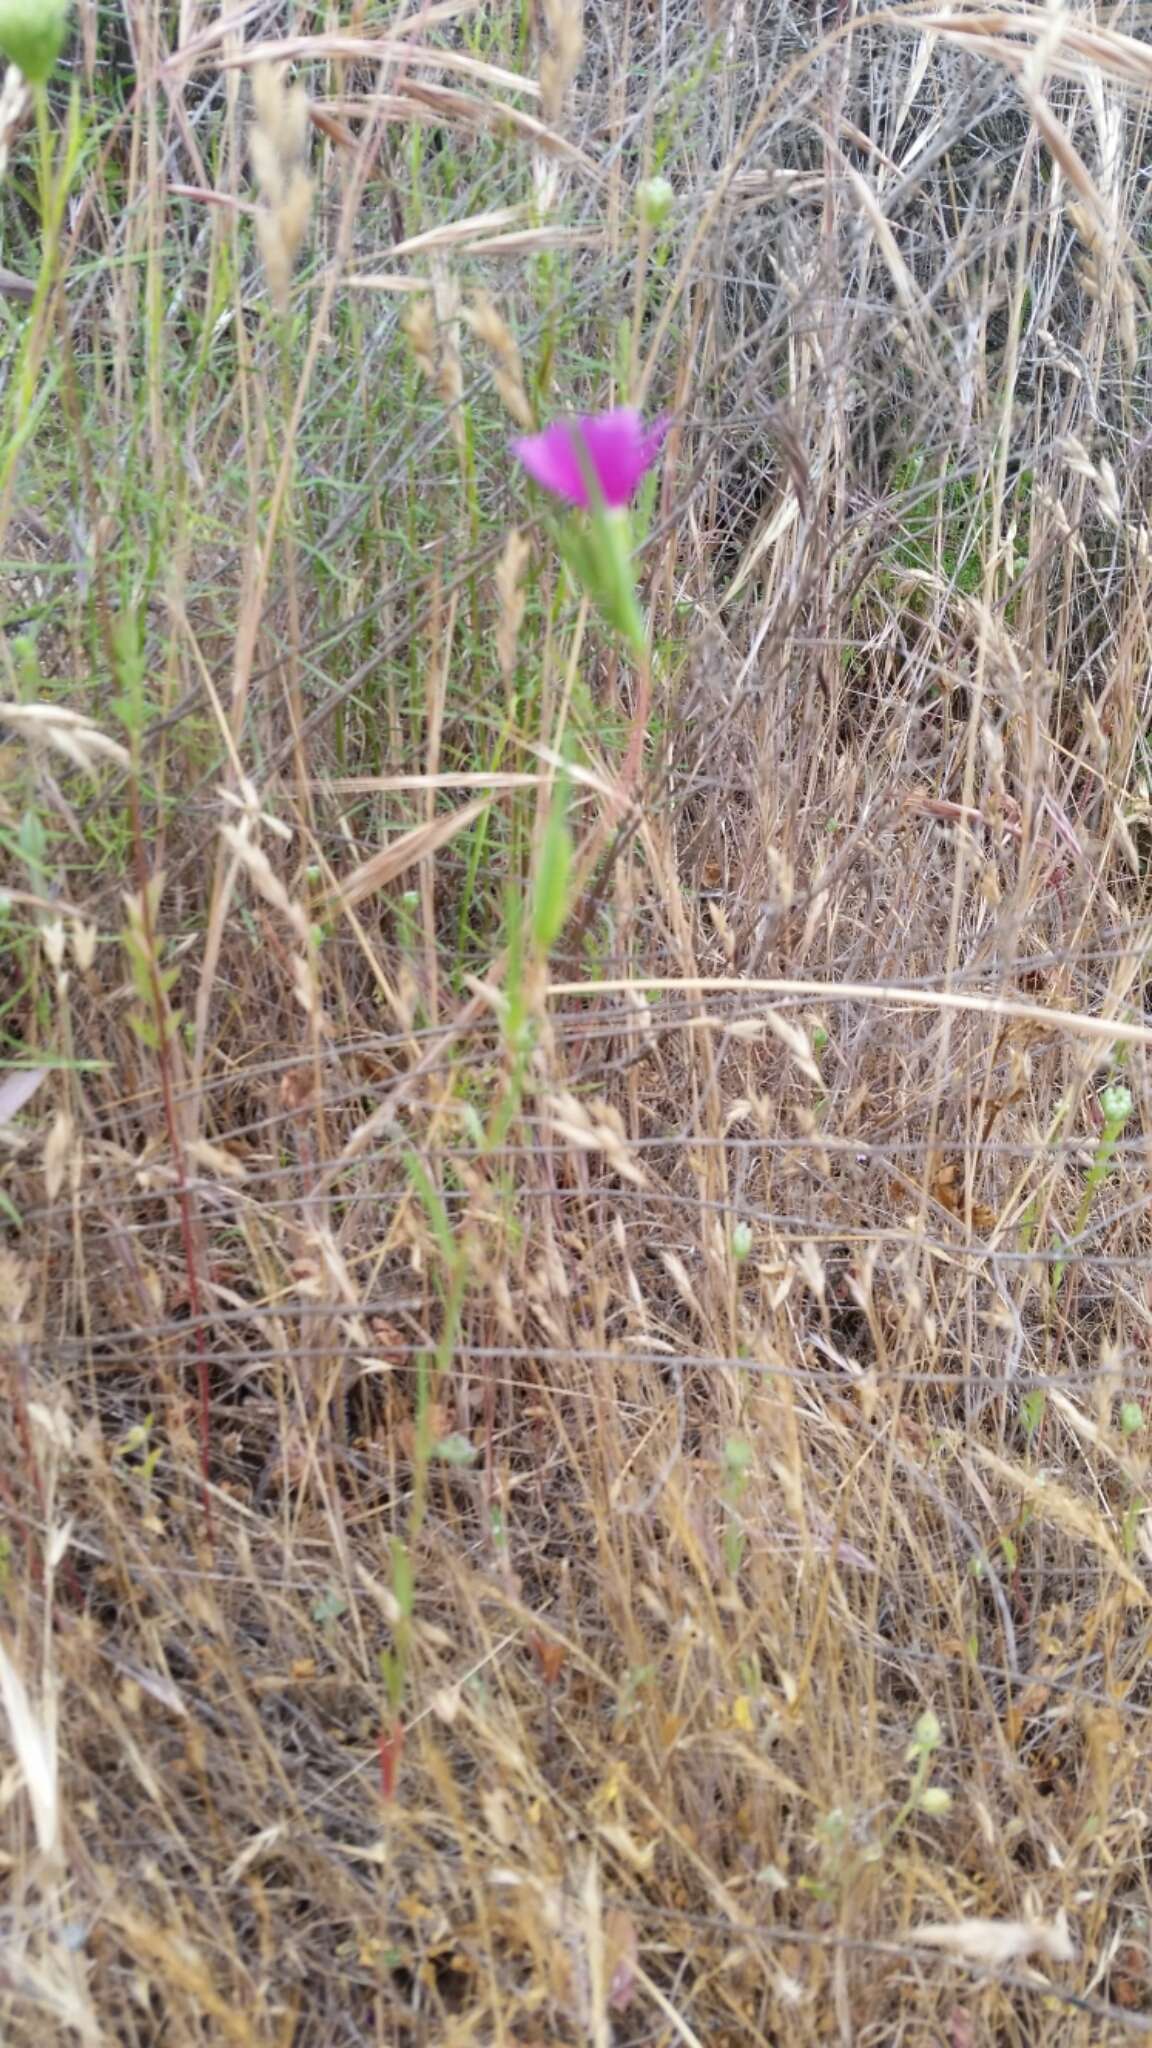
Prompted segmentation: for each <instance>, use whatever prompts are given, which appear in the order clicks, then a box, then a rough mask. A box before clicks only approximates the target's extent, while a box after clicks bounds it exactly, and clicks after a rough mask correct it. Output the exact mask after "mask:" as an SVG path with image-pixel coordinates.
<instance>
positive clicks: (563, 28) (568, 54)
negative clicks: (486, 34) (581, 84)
mask: <svg viewBox="0 0 1152 2048" xmlns="http://www.w3.org/2000/svg"><path fill="white" fill-rule="evenodd" d="M544 19H545V21H546V22H547V24H548V39H549V48H548V49H547V50H545V51H544V54H543V56H542V57H541V59H540V93H541V99H542V102H543V108H544V119H545V120H546V121H548V122H550V123H554V122H556V121H557V120H559V118H560V115H561V114H562V113H563V110H564V102H565V100H566V99H567V97H568V88H569V86H570V85H571V84H572V81H573V79H574V78H575V76H576V73H577V72H578V71H579V69H580V59H581V58H582V56H583V55H584V7H583V0H544Z"/></svg>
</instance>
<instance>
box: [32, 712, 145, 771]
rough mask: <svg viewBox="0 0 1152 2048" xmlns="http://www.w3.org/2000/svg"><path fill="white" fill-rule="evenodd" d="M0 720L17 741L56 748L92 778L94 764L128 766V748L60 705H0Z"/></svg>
mask: <svg viewBox="0 0 1152 2048" xmlns="http://www.w3.org/2000/svg"><path fill="white" fill-rule="evenodd" d="M0 720H2V721H3V723H4V724H5V725H9V726H11V727H12V730H13V731H14V732H15V733H16V734H17V735H18V737H19V738H20V739H23V740H28V741H30V742H31V743H32V744H33V745H35V744H36V743H37V742H39V743H41V744H42V745H44V746H48V747H55V749H56V751H57V753H60V754H63V755H64V758H65V760H67V761H71V763H72V765H73V767H74V768H82V769H83V770H84V772H85V774H88V775H91V774H92V773H93V771H94V769H95V766H96V763H97V761H113V762H115V764H116V766H117V767H118V768H127V767H129V766H130V765H131V760H130V756H129V754H128V752H127V749H126V748H124V747H122V746H121V745H120V742H119V740H110V739H109V738H108V737H107V736H106V734H104V733H102V732H101V731H100V729H99V727H98V726H96V725H93V723H92V720H91V719H90V718H82V717H81V716H80V713H79V712H78V711H66V710H65V709H64V707H63V705H60V704H0Z"/></svg>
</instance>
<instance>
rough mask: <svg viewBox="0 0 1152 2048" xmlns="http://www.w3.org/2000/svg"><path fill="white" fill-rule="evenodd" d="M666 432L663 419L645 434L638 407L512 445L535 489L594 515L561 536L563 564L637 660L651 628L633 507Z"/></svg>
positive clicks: (556, 425)
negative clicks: (640, 591)
mask: <svg viewBox="0 0 1152 2048" xmlns="http://www.w3.org/2000/svg"><path fill="white" fill-rule="evenodd" d="M667 432H668V420H667V418H665V417H663V416H662V417H661V418H660V419H657V420H653V422H652V424H651V426H645V424H644V421H643V420H642V418H641V416H640V414H639V413H638V412H637V411H636V409H635V407H634V406H631V405H619V406H617V407H616V408H615V409H614V410H613V411H612V412H596V413H581V414H580V415H579V417H578V418H576V419H564V420H553V422H552V425H551V426H550V427H545V429H544V431H543V433H542V434H525V435H523V436H522V437H521V438H520V439H519V440H518V441H513V443H512V453H513V454H514V455H515V456H516V457H517V459H518V461H520V462H522V463H523V465H524V468H525V469H526V470H527V472H528V475H529V476H530V477H531V478H532V481H533V483H537V484H539V485H540V487H541V489H542V490H545V491H550V492H551V493H552V495H553V497H555V498H562V499H563V500H564V503H565V504H566V505H570V506H573V507H574V508H575V509H576V510H577V511H580V512H586V513H587V514H588V518H587V521H583V520H579V519H571V520H569V521H568V522H567V524H566V525H565V526H563V527H561V529H560V530H559V532H558V533H557V540H558V542H559V545H560V549H561V552H562V553H563V555H564V559H565V561H566V562H567V563H568V566H569V568H570V570H571V571H572V574H573V575H574V576H575V578H576V580H577V582H578V583H580V584H581V585H582V586H583V588H584V589H585V590H586V591H587V593H588V596H589V597H590V598H591V600H592V602H593V603H594V604H595V606H596V607H597V609H598V611H599V612H600V614H601V616H602V617H603V618H605V619H607V621H608V623H609V625H610V626H612V627H613V628H614V629H615V631H616V632H618V633H620V634H621V635H622V636H623V638H624V640H625V641H626V642H627V643H628V645H629V647H630V648H631V649H632V652H633V654H634V655H635V656H636V657H637V659H638V660H643V659H644V658H645V657H646V652H647V642H648V636H647V628H646V626H645V623H644V615H643V612H642V611H641V609H640V601H639V598H638V597H637V595H636V576H635V571H634V569H633V566H632V535H631V531H630V525H629V519H628V507H629V505H630V504H631V502H632V499H633V497H634V496H635V492H636V486H637V485H638V484H639V482H640V480H641V478H642V477H644V476H645V475H646V474H647V472H648V471H649V470H650V469H651V468H652V465H653V463H654V462H655V461H656V459H657V457H658V455H659V453H660V450H661V448H662V447H663V445H664V436H665V435H666V433H667Z"/></svg>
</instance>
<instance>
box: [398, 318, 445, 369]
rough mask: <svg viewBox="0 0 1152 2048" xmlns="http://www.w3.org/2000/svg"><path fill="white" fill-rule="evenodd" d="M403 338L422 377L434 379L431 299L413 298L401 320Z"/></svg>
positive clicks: (434, 355)
mask: <svg viewBox="0 0 1152 2048" xmlns="http://www.w3.org/2000/svg"><path fill="white" fill-rule="evenodd" d="M400 324H401V326H402V328H403V329H404V338H405V340H406V341H407V343H408V346H409V348H410V349H411V351H412V359H413V361H414V362H415V364H416V367H417V369H418V370H419V372H420V374H421V376H422V377H426V378H427V379H428V382H429V383H430V384H434V383H435V381H436V312H435V308H434V307H433V304H432V301H431V299H427V298H420V299H413V300H412V303H411V305H410V306H408V307H407V309H406V310H405V313H404V317H403V319H402V320H401V323H400Z"/></svg>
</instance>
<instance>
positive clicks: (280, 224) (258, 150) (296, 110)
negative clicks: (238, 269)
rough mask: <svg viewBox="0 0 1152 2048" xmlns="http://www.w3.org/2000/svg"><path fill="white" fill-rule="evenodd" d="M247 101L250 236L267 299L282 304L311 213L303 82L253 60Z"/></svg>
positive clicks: (306, 99)
mask: <svg viewBox="0 0 1152 2048" xmlns="http://www.w3.org/2000/svg"><path fill="white" fill-rule="evenodd" d="M252 107H253V114H254V119H253V122H252V126H251V128H250V130H249V134H248V157H249V162H250V163H251V166H252V175H253V177H254V179H255V181H256V187H257V190H258V191H259V194H260V201H261V203H260V205H259V206H258V207H257V210H256V239H257V241H258V242H259V245H260V254H261V256H262V258H263V261H264V271H265V275H266V276H267V279H268V289H269V291H270V293H271V295H272V299H273V302H274V303H275V304H276V305H277V306H279V307H281V308H283V307H284V306H285V305H286V304H287V301H288V289H289V286H290V284H291V281H292V271H293V269H294V267H295V263H296V258H297V256H298V255H299V253H300V249H301V247H302V245H303V241H304V237H305V235H306V234H307V232H308V222H309V220H310V219H311V217H312V197H313V190H314V187H313V184H312V179H311V178H310V176H309V175H308V171H307V168H306V165H305V158H306V156H307V152H308V98H307V95H306V93H305V91H304V88H303V86H300V85H293V86H286V85H285V83H284V73H283V70H282V69H281V67H280V66H279V65H276V64H257V65H256V66H255V67H254V69H253V72H252Z"/></svg>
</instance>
